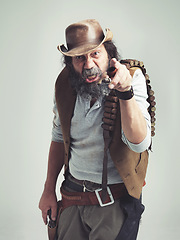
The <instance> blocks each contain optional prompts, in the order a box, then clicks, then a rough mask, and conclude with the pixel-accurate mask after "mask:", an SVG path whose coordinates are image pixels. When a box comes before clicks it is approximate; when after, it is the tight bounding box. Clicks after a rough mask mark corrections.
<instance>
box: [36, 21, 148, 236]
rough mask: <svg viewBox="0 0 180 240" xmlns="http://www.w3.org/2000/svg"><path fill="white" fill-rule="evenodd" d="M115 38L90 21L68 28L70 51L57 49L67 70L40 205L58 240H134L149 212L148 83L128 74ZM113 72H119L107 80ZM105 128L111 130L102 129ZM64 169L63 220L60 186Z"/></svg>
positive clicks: (60, 87)
mask: <svg viewBox="0 0 180 240" xmlns="http://www.w3.org/2000/svg"><path fill="white" fill-rule="evenodd" d="M112 37H113V35H112V32H111V31H110V30H109V29H106V33H104V32H103V30H102V28H101V26H100V24H99V23H98V22H97V21H96V20H94V19H88V20H83V21H81V22H78V23H74V24H71V25H70V26H68V27H67V28H66V45H67V47H65V46H64V45H59V46H58V50H59V51H60V52H61V53H62V54H63V55H64V63H65V68H64V69H63V70H62V72H61V73H60V74H59V76H58V78H57V81H56V85H55V101H54V109H53V110H54V114H55V116H54V120H53V129H52V142H51V145H50V150H49V160H48V171H47V178H46V181H45V186H44V191H43V194H42V197H41V199H40V203H39V208H40V209H41V211H42V216H43V220H44V222H45V224H47V214H48V211H49V210H51V218H52V220H54V221H55V220H56V221H57V224H58V227H57V235H56V239H58V240H74V239H78V240H81V239H83V240H84V239H91V240H95V239H99V240H110V239H111V240H113V239H117V240H118V239H119V240H122V239H124V240H125V239H127V240H133V239H136V237H137V232H138V228H139V221H140V218H141V214H142V212H143V211H144V206H143V205H142V203H141V194H142V187H143V185H144V180H145V175H146V169H147V163H148V151H147V149H148V148H149V146H150V143H151V122H150V116H149V113H148V111H147V108H148V106H149V103H148V102H147V101H146V99H147V97H148V96H147V89H146V83H145V78H144V75H143V74H142V72H141V70H140V69H136V70H135V71H129V70H128V69H127V68H126V66H125V65H124V64H121V63H120V57H119V54H118V52H117V48H116V46H115V45H114V43H113V42H112ZM110 67H111V69H112V68H113V70H115V71H114V72H115V74H114V75H112V77H111V81H104V79H107V77H108V76H107V75H108V69H109V68H110ZM107 82H108V83H107ZM111 106H113V107H111ZM112 121H113V123H112ZM103 122H104V123H103ZM107 123H112V128H111V129H110V130H111V131H109V129H108V130H107V129H105V128H103V127H102V126H104V124H105V125H106V124H107ZM107 133H108V134H107ZM107 139H108V140H109V139H110V140H109V143H108V144H107V143H106V140H107ZM106 145H107V148H106ZM105 159H106V160H107V161H106V162H105ZM63 166H64V169H65V174H64V176H65V180H64V181H63V183H62V186H61V194H62V201H61V206H60V210H59V211H58V215H57V197H56V191H55V189H56V182H57V178H58V175H59V173H60V171H61V169H62V167H63ZM102 188H103V190H102ZM103 191H104V192H105V194H104V193H102V192H103ZM56 218H57V219H56Z"/></svg>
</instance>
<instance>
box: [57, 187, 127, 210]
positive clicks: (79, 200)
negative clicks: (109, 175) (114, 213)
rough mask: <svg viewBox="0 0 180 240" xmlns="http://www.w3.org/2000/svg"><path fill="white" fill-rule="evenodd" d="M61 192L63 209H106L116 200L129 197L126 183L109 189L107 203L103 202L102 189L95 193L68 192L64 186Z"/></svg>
mask: <svg viewBox="0 0 180 240" xmlns="http://www.w3.org/2000/svg"><path fill="white" fill-rule="evenodd" d="M60 190H61V195H62V208H63V209H65V208H67V207H70V206H74V205H76V206H84V205H100V206H101V207H104V206H107V205H110V204H113V203H114V200H117V199H120V198H122V197H124V196H126V195H128V192H127V190H126V187H125V185H124V183H119V184H112V185H109V186H108V187H107V193H108V194H107V196H106V199H105V201H102V189H96V190H95V191H93V192H68V191H66V190H65V189H64V187H63V186H62V187H61V189H60Z"/></svg>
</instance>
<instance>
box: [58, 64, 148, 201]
mask: <svg viewBox="0 0 180 240" xmlns="http://www.w3.org/2000/svg"><path fill="white" fill-rule="evenodd" d="M133 72H134V71H133V70H132V72H130V73H131V75H133ZM68 76H69V71H68V69H67V68H66V67H65V68H64V69H63V71H62V72H61V73H60V75H59V76H58V78H57V81H56V85H55V97H56V103H57V109H58V112H59V116H60V121H61V127H62V133H63V139H64V146H65V158H64V164H65V169H67V167H68V159H69V146H70V126H71V118H72V116H73V112H74V106H75V102H76V94H75V92H74V91H73V89H72V87H71V85H70V83H69V78H68ZM110 154H111V158H112V160H113V162H114V164H115V166H116V168H117V170H118V172H119V174H120V176H121V178H122V180H123V182H124V184H125V186H126V188H127V190H128V193H129V194H130V195H131V196H133V197H135V198H137V199H139V197H140V195H141V191H142V187H143V184H144V180H145V176H146V169H147V164H148V152H147V151H145V152H143V153H136V152H134V151H132V150H130V149H129V148H128V147H127V145H126V144H124V143H123V141H122V140H121V120H120V105H119V109H118V113H117V118H116V125H115V131H114V133H113V137H112V141H111V145H110Z"/></svg>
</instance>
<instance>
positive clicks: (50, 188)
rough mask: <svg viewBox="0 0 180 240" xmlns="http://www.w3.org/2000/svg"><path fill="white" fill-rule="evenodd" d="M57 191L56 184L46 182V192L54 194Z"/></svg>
mask: <svg viewBox="0 0 180 240" xmlns="http://www.w3.org/2000/svg"><path fill="white" fill-rule="evenodd" d="M55 189H56V186H55V185H54V184H52V183H49V182H47V181H46V182H45V184H44V191H46V192H52V193H54V192H55Z"/></svg>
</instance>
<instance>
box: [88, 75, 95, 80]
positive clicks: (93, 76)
mask: <svg viewBox="0 0 180 240" xmlns="http://www.w3.org/2000/svg"><path fill="white" fill-rule="evenodd" d="M95 77H96V75H91V76H88V79H93V78H95Z"/></svg>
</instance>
